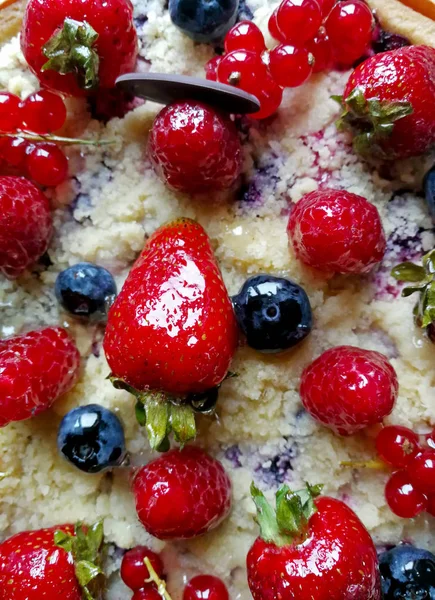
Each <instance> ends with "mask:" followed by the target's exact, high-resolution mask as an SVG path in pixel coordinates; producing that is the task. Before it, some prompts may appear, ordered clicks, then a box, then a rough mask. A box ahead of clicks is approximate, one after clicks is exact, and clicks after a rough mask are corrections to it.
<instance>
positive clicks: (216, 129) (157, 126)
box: [149, 101, 242, 194]
mask: <svg viewBox="0 0 435 600" xmlns="http://www.w3.org/2000/svg"><path fill="white" fill-rule="evenodd" d="M149 156H150V159H151V162H152V164H153V167H154V170H155V171H156V173H157V174H158V175H159V177H160V178H161V179H162V181H164V182H165V183H166V184H167V185H168V186H169V187H171V188H173V189H175V190H179V191H181V192H186V193H190V194H194V193H202V192H208V191H212V190H223V189H227V188H230V187H231V186H232V185H233V184H234V183H235V181H236V180H237V178H238V177H239V175H240V172H241V169H242V146H241V143H240V139H239V136H238V134H237V130H236V128H235V126H234V124H233V122H232V121H231V120H230V119H229V118H228V117H227V116H226V115H223V114H221V113H219V112H217V111H216V110H215V109H213V108H211V107H210V106H207V105H206V104H202V103H201V102H195V101H185V102H175V103H174V104H170V105H169V106H166V107H165V108H164V109H163V110H162V111H160V113H159V114H158V115H157V117H156V119H155V121H154V124H153V127H152V129H151V133H150V138H149Z"/></svg>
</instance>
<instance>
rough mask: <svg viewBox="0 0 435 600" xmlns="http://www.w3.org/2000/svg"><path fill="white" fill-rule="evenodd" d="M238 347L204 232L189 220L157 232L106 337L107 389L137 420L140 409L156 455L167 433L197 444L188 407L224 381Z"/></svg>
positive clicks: (118, 302)
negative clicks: (131, 407) (119, 391)
mask: <svg viewBox="0 0 435 600" xmlns="http://www.w3.org/2000/svg"><path fill="white" fill-rule="evenodd" d="M237 339H238V331H237V324H236V319H235V315H234V311H233V308H232V305H231V300H230V298H229V296H228V293H227V291H226V289H225V286H224V283H223V281H222V277H221V274H220V272H219V267H218V265H217V263H216V259H215V257H214V255H213V250H212V248H211V245H210V240H209V238H208V236H207V234H206V232H205V231H204V229H203V228H202V227H201V225H199V224H198V223H196V222H195V221H192V220H190V219H179V220H178V221H174V222H172V223H169V224H167V225H164V226H163V227H161V228H160V229H158V230H157V231H156V232H155V233H154V234H153V235H152V236H151V238H150V239H149V240H148V242H147V244H146V245H145V248H144V249H143V251H142V254H141V255H140V257H139V258H138V259H137V261H136V263H135V264H134V266H133V268H132V270H131V272H130V274H129V276H128V277H127V280H126V282H125V284H124V286H123V288H122V290H121V292H120V294H119V295H118V298H117V299H116V301H115V303H114V304H113V306H112V308H111V310H110V312H109V315H108V322H107V328H106V334H105V337H104V350H105V353H106V357H107V361H108V363H109V366H110V368H111V369H112V381H113V383H114V385H115V386H117V387H124V388H127V389H128V390H129V391H131V392H132V393H134V394H135V395H136V397H137V398H138V400H139V405H137V409H138V415H139V413H141V405H144V408H145V415H143V414H142V417H140V419H142V420H143V421H145V420H146V425H147V429H148V434H149V437H150V442H151V445H152V447H153V448H158V447H159V446H160V445H161V444H162V443H164V444H165V445H167V434H168V433H169V431H170V430H171V428H172V430H173V431H174V433H175V437H176V438H177V439H178V441H180V442H182V443H185V442H186V441H188V440H189V439H192V438H193V437H194V436H195V425H194V419H193V413H192V409H190V408H189V407H188V406H187V404H186V402H185V400H186V398H187V396H188V395H189V394H198V393H201V392H205V391H207V390H209V389H210V388H213V387H215V386H218V385H219V384H220V383H221V382H222V381H223V379H224V378H225V377H226V375H227V373H228V368H229V366H230V363H231V359H232V357H233V355H234V352H235V349H236V345H237ZM168 396H169V397H170V399H171V400H172V402H166V401H165V400H166V399H167V398H168Z"/></svg>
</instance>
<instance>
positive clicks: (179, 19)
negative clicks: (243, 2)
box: [169, 0, 239, 44]
mask: <svg viewBox="0 0 435 600" xmlns="http://www.w3.org/2000/svg"><path fill="white" fill-rule="evenodd" d="M238 7H239V2H238V0H211V1H207V0H195V1H194V2H192V1H191V0H169V15H170V17H171V20H172V22H173V23H174V25H176V26H177V27H178V28H179V29H181V31H182V32H183V33H185V34H186V35H187V36H189V37H190V38H192V39H193V40H195V42H203V43H205V44H208V43H210V42H216V41H219V40H221V39H222V38H223V37H224V36H225V34H226V32H227V31H228V30H229V29H230V28H231V27H232V26H233V25H234V23H235V22H236V18H237V9H238Z"/></svg>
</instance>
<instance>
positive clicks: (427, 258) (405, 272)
mask: <svg viewBox="0 0 435 600" xmlns="http://www.w3.org/2000/svg"><path fill="white" fill-rule="evenodd" d="M391 275H392V276H393V277H394V278H395V279H397V280H398V281H405V282H407V283H411V284H412V285H410V286H408V287H405V288H404V289H403V290H402V296H403V297H404V298H406V297H408V296H411V294H414V293H415V292H417V293H418V294H419V295H420V297H419V300H418V302H417V304H416V305H415V306H414V317H415V320H416V322H417V324H418V325H419V326H420V327H423V328H426V327H429V325H431V324H432V323H435V249H434V250H431V251H430V252H428V253H427V254H425V255H424V256H423V259H422V266H420V265H416V264H414V263H412V262H403V263H400V264H399V265H396V266H395V267H394V268H393V269H392V270H391Z"/></svg>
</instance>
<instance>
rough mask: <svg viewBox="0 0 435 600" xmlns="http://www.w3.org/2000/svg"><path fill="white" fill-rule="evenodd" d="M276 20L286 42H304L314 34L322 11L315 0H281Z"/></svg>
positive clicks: (320, 20)
mask: <svg viewBox="0 0 435 600" xmlns="http://www.w3.org/2000/svg"><path fill="white" fill-rule="evenodd" d="M276 21H277V24H278V29H279V31H280V32H281V34H282V36H283V37H284V39H285V41H286V42H287V43H289V44H304V43H305V42H308V41H309V40H312V39H313V37H314V36H315V35H316V32H317V31H318V29H319V27H320V25H321V23H322V12H321V10H320V6H319V4H318V3H317V1H316V0H283V2H281V4H280V6H279V7H278V12H277V15H276Z"/></svg>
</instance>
